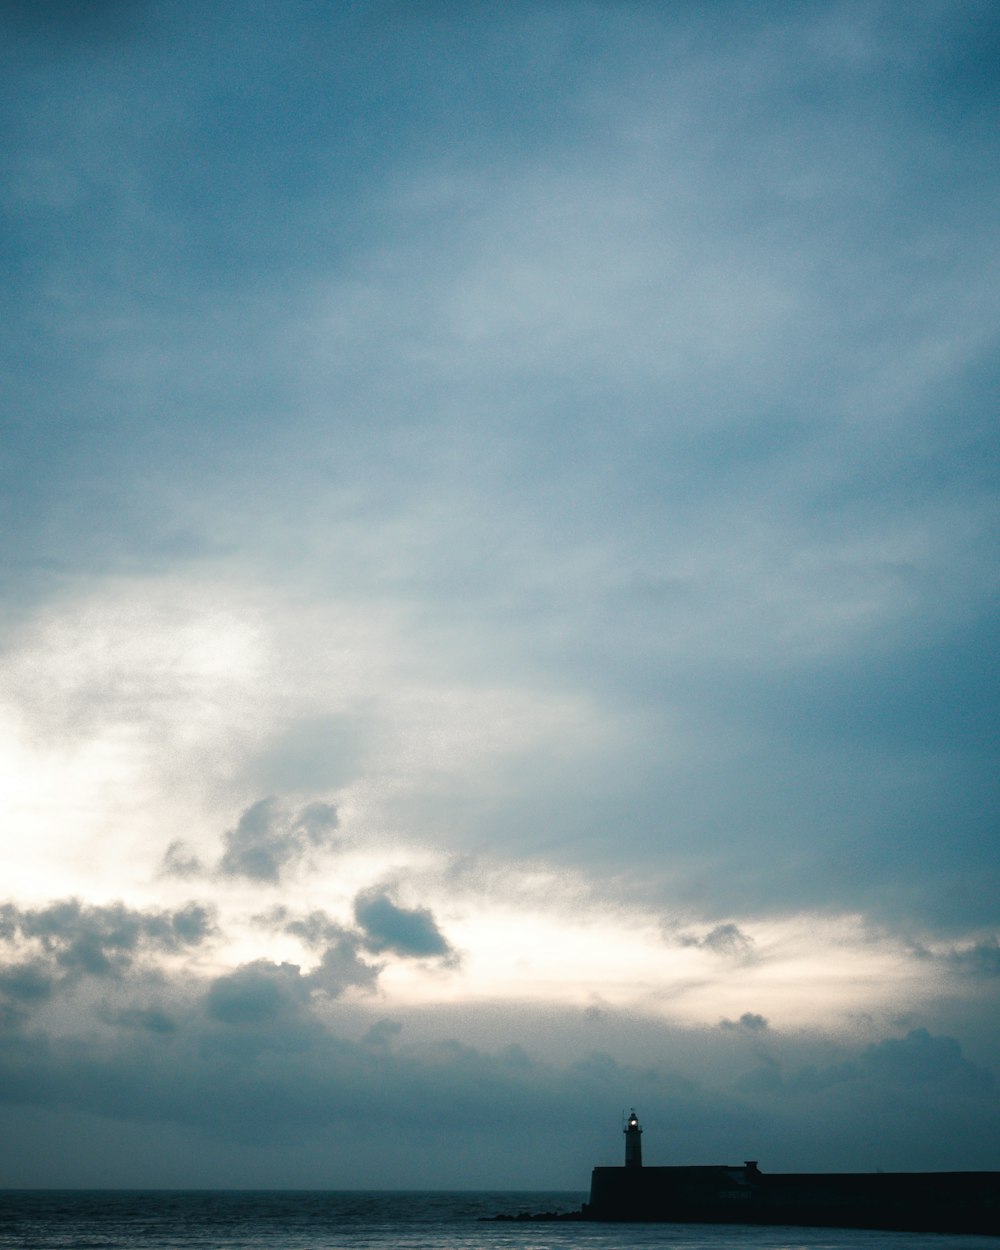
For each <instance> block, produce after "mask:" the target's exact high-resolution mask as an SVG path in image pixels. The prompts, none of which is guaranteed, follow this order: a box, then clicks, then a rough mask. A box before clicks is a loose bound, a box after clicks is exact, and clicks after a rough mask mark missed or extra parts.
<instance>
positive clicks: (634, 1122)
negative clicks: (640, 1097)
mask: <svg viewBox="0 0 1000 1250" xmlns="http://www.w3.org/2000/svg"><path fill="white" fill-rule="evenodd" d="M623 1131H624V1133H625V1166H626V1167H627V1168H641V1167H642V1129H641V1128H640V1127H639V1117H638V1116H637V1115H636V1113H635V1108H634V1107H633V1108H632V1111H631V1113H630V1114H629V1117H628V1122H627V1123H626V1125H625V1128H624V1130H623Z"/></svg>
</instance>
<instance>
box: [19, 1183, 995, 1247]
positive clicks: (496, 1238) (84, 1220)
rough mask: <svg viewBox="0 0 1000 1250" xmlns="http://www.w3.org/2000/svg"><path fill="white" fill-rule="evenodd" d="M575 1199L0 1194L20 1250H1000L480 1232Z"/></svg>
mask: <svg viewBox="0 0 1000 1250" xmlns="http://www.w3.org/2000/svg"><path fill="white" fill-rule="evenodd" d="M585 1198H586V1195H585V1194H582V1193H500V1192H497V1193H482V1192H479V1193H384V1192H365V1193H348V1192H329V1193H325V1192H317V1191H307V1192H301V1193H297V1192H294V1191H289V1190H282V1191H280V1192H278V1191H273V1192H267V1191H259V1190H258V1191H253V1190H239V1191H218V1190H199V1191H170V1190H151V1191H143V1190H119V1191H116V1190H78V1189H77V1190H0V1247H3V1248H4V1250H7V1248H8V1247H14V1246H16V1247H18V1250H22V1248H24V1250H138V1248H139V1247H142V1248H143V1250H147V1248H148V1250H152V1248H160V1247H162V1248H163V1250H196V1248H197V1250H361V1248H362V1247H363V1248H364V1250H631V1248H632V1247H635V1250H659V1248H660V1247H662V1248H663V1250H667V1248H669V1247H677V1248H678V1250H876V1248H887V1250H998V1247H1000V1239H998V1238H994V1237H967V1236H965V1237H963V1236H958V1235H955V1236H951V1235H948V1234H915V1233H884V1232H867V1231H859V1230H857V1229H844V1230H842V1229H818V1228H754V1227H735V1226H732V1225H720V1224H630V1225H622V1224H585V1223H534V1222H532V1223H529V1222H523V1223H508V1222H492V1221H488V1222H484V1220H483V1217H490V1216H493V1215H497V1214H500V1213H504V1214H508V1215H517V1214H518V1213H519V1212H522V1211H523V1212H542V1211H578V1210H579V1208H580V1203H581V1202H583V1201H584V1200H585Z"/></svg>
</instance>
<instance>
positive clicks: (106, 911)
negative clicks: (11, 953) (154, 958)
mask: <svg viewBox="0 0 1000 1250" xmlns="http://www.w3.org/2000/svg"><path fill="white" fill-rule="evenodd" d="M214 931H215V918H214V911H213V909H212V908H210V907H207V906H205V905H204V904H201V903H188V904H187V905H186V906H184V907H182V908H180V909H178V910H177V911H173V912H171V911H162V910H158V909H150V910H147V911H140V910H136V909H134V908H130V907H126V906H125V905H124V904H123V903H109V904H105V905H94V904H85V903H81V902H80V901H79V900H78V899H66V900H64V901H61V902H56V903H50V904H49V905H48V906H46V907H40V908H18V907H16V906H15V905H14V904H10V903H8V904H5V905H4V907H3V908H2V909H0V933H2V935H3V936H4V938H5V940H6V941H7V942H8V943H15V942H23V943H28V944H30V945H34V946H36V947H38V948H40V950H41V952H42V954H43V957H45V958H46V960H47V962H48V963H49V965H50V967H53V968H55V969H57V970H58V971H59V973H60V974H61V975H64V976H71V977H78V976H94V977H112V978H113V977H118V976H121V975H123V974H124V973H125V972H127V971H128V969H129V968H130V967H131V966H132V963H133V961H134V960H135V959H136V958H137V957H139V956H140V955H142V954H144V953H148V952H173V951H180V950H183V949H184V948H187V947H192V946H198V945H200V944H201V943H202V942H204V941H205V940H206V939H207V938H208V937H210V936H211V934H212V933H213V932H214Z"/></svg>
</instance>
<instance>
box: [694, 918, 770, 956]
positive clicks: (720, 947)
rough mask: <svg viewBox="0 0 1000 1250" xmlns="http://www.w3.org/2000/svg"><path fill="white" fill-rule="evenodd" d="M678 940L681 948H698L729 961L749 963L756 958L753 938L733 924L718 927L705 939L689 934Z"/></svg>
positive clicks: (707, 934) (705, 936)
mask: <svg viewBox="0 0 1000 1250" xmlns="http://www.w3.org/2000/svg"><path fill="white" fill-rule="evenodd" d="M678 940H679V942H680V944H681V946H697V947H698V948H699V949H701V950H707V951H712V952H713V953H714V954H716V955H724V956H726V957H727V958H729V959H740V960H743V961H747V962H748V961H749V960H751V959H753V958H754V953H755V952H754V944H753V938H752V937H750V936H749V935H748V934H746V933H744V932H743V930H742V929H741V928H740V927H739V925H736V924H733V923H732V922H729V923H727V924H719V925H716V926H715V928H714V929H712V930H711V931H710V932H708V933H706V934H705V935H704V937H696V936H695V935H694V934H690V933H687V934H682V935H681V936H680V938H679V939H678Z"/></svg>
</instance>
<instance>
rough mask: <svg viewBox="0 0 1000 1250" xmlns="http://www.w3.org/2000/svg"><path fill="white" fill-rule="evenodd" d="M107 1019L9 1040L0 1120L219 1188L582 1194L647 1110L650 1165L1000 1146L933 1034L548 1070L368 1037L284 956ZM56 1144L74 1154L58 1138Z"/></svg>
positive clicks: (991, 1114) (947, 1152)
mask: <svg viewBox="0 0 1000 1250" xmlns="http://www.w3.org/2000/svg"><path fill="white" fill-rule="evenodd" d="M178 988H179V987H178ZM529 1014H530V1013H529ZM104 1019H105V1022H106V1024H107V1026H108V1027H109V1028H113V1029H116V1030H117V1032H116V1034H115V1036H114V1037H113V1038H111V1039H106V1040H101V1039H99V1038H97V1037H96V1036H94V1035H93V1034H92V1033H91V1032H90V1030H89V1029H88V1028H87V1022H86V1020H85V1019H84V1018H82V1017H80V1016H77V1017H76V1019H75V1021H74V1028H75V1032H74V1033H73V1034H72V1035H69V1036H66V1035H63V1036H60V1035H57V1034H55V1033H51V1034H42V1033H38V1032H37V1031H36V1032H35V1033H32V1034H31V1035H29V1034H27V1033H24V1032H20V1031H18V1030H13V1031H10V1032H8V1033H7V1034H6V1035H5V1036H3V1037H2V1038H0V1091H2V1094H0V1118H2V1119H3V1120H4V1122H6V1123H9V1124H10V1125H12V1126H13V1125H14V1124H16V1123H18V1119H17V1117H18V1115H19V1114H20V1113H19V1112H18V1111H17V1108H18V1107H37V1108H39V1109H52V1110H55V1111H59V1112H60V1114H62V1115H69V1114H70V1113H73V1114H76V1113H86V1114H94V1115H97V1116H101V1117H110V1118H112V1119H113V1120H115V1121H118V1122H121V1123H122V1124H123V1125H125V1124H128V1123H132V1124H135V1125H143V1124H145V1125H147V1126H156V1125H161V1124H163V1123H167V1124H173V1125H182V1126H185V1129H186V1131H188V1132H190V1134H191V1137H190V1143H189V1154H188V1156H187V1157H188V1158H189V1160H190V1170H191V1175H190V1176H186V1177H185V1178H184V1181H183V1183H188V1184H190V1183H193V1178H194V1176H195V1174H196V1172H197V1173H198V1174H199V1175H200V1176H201V1178H202V1183H205V1184H212V1183H218V1180H217V1178H219V1177H220V1175H222V1174H224V1165H228V1163H233V1164H234V1165H235V1166H237V1167H238V1168H239V1167H243V1168H246V1167H247V1166H248V1164H249V1161H250V1160H251V1159H253V1158H259V1159H260V1160H261V1161H271V1162H268V1163H267V1164H266V1166H267V1167H269V1168H271V1169H272V1170H271V1173H270V1175H271V1183H272V1184H286V1185H288V1184H290V1185H295V1184H296V1183H298V1184H300V1185H301V1184H313V1185H315V1184H318V1183H319V1182H320V1179H321V1174H320V1173H319V1172H318V1171H317V1170H316V1168H315V1166H314V1162H315V1160H316V1158H317V1157H320V1158H321V1160H322V1166H323V1167H324V1168H326V1169H327V1173H326V1175H327V1177H329V1176H330V1175H332V1174H334V1173H335V1174H336V1175H337V1176H338V1177H339V1178H340V1180H341V1182H342V1183H352V1184H357V1185H360V1186H369V1187H370V1186H373V1185H379V1184H381V1185H383V1186H384V1185H386V1184H390V1185H401V1186H406V1185H411V1186H412V1185H420V1184H428V1183H433V1178H434V1177H435V1176H437V1177H442V1176H448V1177H449V1178H450V1179H451V1181H452V1183H455V1182H458V1183H461V1184H468V1185H471V1186H476V1185H478V1186H480V1187H481V1186H484V1185H494V1186H495V1185H500V1186H503V1185H511V1186H518V1185H520V1186H521V1187H524V1186H527V1185H530V1184H531V1182H532V1181H534V1183H535V1184H537V1183H538V1179H539V1177H540V1176H544V1177H545V1178H546V1180H547V1182H548V1183H550V1184H553V1185H558V1184H563V1185H567V1186H569V1185H575V1186H576V1187H579V1188H582V1187H584V1186H585V1185H586V1182H587V1178H588V1177H589V1171H590V1168H591V1167H592V1166H593V1165H594V1164H595V1163H598V1162H609V1163H610V1162H618V1161H619V1151H620V1133H619V1131H618V1114H619V1111H620V1108H621V1107H622V1106H629V1105H632V1103H633V1102H634V1103H635V1104H636V1105H637V1107H638V1109H639V1111H640V1115H641V1117H642V1119H643V1122H644V1126H645V1128H646V1139H645V1145H646V1147H647V1150H646V1154H647V1158H648V1160H649V1161H650V1162H661V1161H662V1162H668V1161H669V1162H678V1161H692V1162H727V1161H730V1160H731V1159H732V1158H742V1157H758V1158H761V1160H762V1166H764V1167H765V1168H766V1170H771V1171H778V1170H783V1169H788V1170H794V1169H796V1168H798V1169H800V1170H801V1169H802V1168H804V1167H809V1168H812V1167H815V1168H818V1169H822V1168H826V1167H833V1168H841V1169H845V1170H852V1169H853V1170H870V1169H871V1168H872V1167H874V1166H879V1165H882V1166H885V1165H886V1163H888V1166H890V1167H896V1168H900V1169H905V1168H907V1167H914V1166H921V1165H924V1164H925V1163H926V1160H927V1158H928V1156H929V1155H930V1156H932V1157H933V1158H934V1159H936V1164H934V1165H935V1166H951V1167H956V1168H961V1167H969V1166H982V1165H983V1158H984V1152H985V1154H986V1156H987V1157H988V1154H989V1152H990V1151H991V1150H993V1149H995V1148H996V1146H997V1145H998V1144H1000V1131H998V1128H997V1111H998V1109H1000V1108H998V1105H997V1098H996V1090H995V1088H994V1087H993V1086H992V1084H991V1082H990V1080H989V1079H988V1078H989V1074H988V1073H984V1070H982V1069H979V1068H977V1067H976V1066H975V1065H973V1064H971V1063H969V1061H968V1060H967V1059H966V1058H965V1057H964V1056H963V1055H962V1053H961V1048H960V1046H959V1045H958V1044H957V1042H956V1041H955V1040H954V1039H952V1038H948V1037H935V1036H933V1035H931V1034H929V1033H927V1032H926V1031H924V1030H914V1031H912V1032H911V1033H910V1034H908V1035H907V1036H905V1037H900V1038H887V1039H883V1040H882V1041H880V1042H877V1043H874V1044H872V1045H869V1046H867V1047H862V1048H849V1049H848V1050H846V1051H845V1053H844V1055H843V1057H842V1058H841V1059H840V1060H838V1061H837V1062H836V1063H832V1064H826V1065H813V1066H812V1067H810V1066H809V1065H794V1064H792V1065H787V1068H788V1070H787V1074H786V1071H785V1069H786V1065H783V1064H782V1063H781V1062H780V1061H779V1060H778V1059H777V1058H770V1059H768V1061H767V1063H766V1064H765V1065H763V1066H762V1067H761V1068H760V1069H759V1070H758V1071H759V1073H760V1074H761V1075H759V1076H757V1077H755V1078H754V1079H745V1080H743V1081H738V1082H734V1083H733V1084H732V1086H731V1087H730V1088H727V1087H726V1086H725V1084H724V1082H723V1083H719V1082H718V1081H716V1082H715V1083H706V1082H705V1080H704V1079H701V1078H699V1077H694V1076H692V1075H690V1074H689V1073H686V1072H685V1071H683V1067H684V1066H685V1065H687V1064H689V1063H690V1062H691V1061H692V1057H693V1054H694V1052H695V1051H698V1052H700V1053H701V1054H702V1056H704V1053H705V1052H706V1051H711V1050H712V1049H713V1047H718V1046H719V1045H721V1044H722V1043H721V1039H719V1036H718V1033H715V1039H716V1040H715V1041H713V1036H712V1032H711V1031H706V1032H703V1033H700V1034H698V1035H697V1037H696V1038H694V1039H693V1040H692V1038H691V1037H690V1036H688V1034H687V1031H686V1030H679V1031H677V1032H674V1031H672V1030H671V1029H670V1028H669V1027H668V1028H663V1027H662V1026H661V1038H662V1044H663V1046H664V1048H665V1049H666V1050H669V1051H671V1052H673V1053H672V1058H671V1060H670V1062H669V1064H668V1063H667V1062H664V1061H658V1062H651V1063H648V1064H644V1065H637V1064H634V1063H630V1062H628V1061H624V1060H623V1059H622V1058H621V1057H619V1056H615V1055H612V1054H609V1053H603V1054H600V1053H595V1054H590V1055H587V1056H585V1057H583V1058H575V1057H573V1056H572V1055H567V1056H566V1057H564V1058H549V1059H542V1058H540V1057H539V1055H538V1054H537V1053H534V1052H533V1049H532V1047H531V1046H530V1045H523V1044H520V1043H514V1044H511V1043H500V1042H497V1043H496V1044H495V1046H493V1047H488V1046H487V1047H482V1046H474V1045H470V1044H468V1043H467V1042H464V1041H462V1040H460V1039H459V1038H457V1037H452V1038H445V1039H442V1040H438V1041H427V1040H418V1041H413V1042H410V1043H404V1042H403V1040H402V1039H403V1037H404V1036H405V1033H406V1031H405V1030H404V1029H403V1027H402V1024H401V1022H400V1021H399V1020H393V1019H386V1018H375V1019H374V1020H373V1021H372V1023H371V1024H370V1025H369V1027H368V1029H367V1031H366V1032H364V1033H363V1034H362V1036H361V1038H360V1040H359V1041H357V1042H352V1041H349V1040H347V1039H346V1038H345V1037H344V1036H341V1035H340V1034H339V1033H338V1031H337V1029H336V1027H335V1024H334V1022H333V1021H332V1020H331V1018H330V1017H329V1015H328V1013H326V1009H325V1008H324V1007H322V1005H321V1004H320V1003H318V1002H317V1001H316V999H315V998H314V997H313V995H312V993H311V986H310V983H309V978H308V977H306V976H304V975H303V974H302V972H301V970H300V969H298V968H297V967H296V966H295V965H293V964H288V963H285V964H277V963H272V962H269V961H266V960H261V961H256V962H254V963H252V964H248V965H245V966H244V967H242V968H240V969H238V970H236V971H235V972H234V973H232V974H228V975H226V976H223V977H218V978H216V979H214V980H213V981H212V982H210V983H208V984H201V985H198V984H195V985H190V984H189V985H188V986H187V989H186V993H185V994H184V995H183V996H182V997H181V998H179V999H178V1000H177V1002H176V1005H175V1008H174V1009H173V1010H172V1011H171V1012H170V1013H163V1015H162V1016H161V1015H156V1014H153V1013H152V1011H151V1009H149V1008H136V1009H134V1010H132V1011H129V1010H126V1011H123V1012H121V1013H120V1014H119V1015H118V1016H117V1017H115V1016H114V1015H111V1014H106V1015H105V1017H104ZM563 1023H564V1024H568V1023H569V1018H568V1017H567V1018H566V1019H565V1020H564V1021H563ZM685 1039H686V1040H685ZM776 1044H780V1039H776ZM678 1046H679V1047H680V1049H678ZM685 1048H686V1054H687V1058H682V1057H681V1056H682V1054H683V1053H684V1052H685ZM678 1060H679V1064H678ZM675 1064H677V1066H674V1065H675ZM678 1068H680V1069H681V1070H678ZM817 1117H819V1118H820V1119H821V1120H822V1122H823V1126H824V1128H823V1134H822V1135H819V1136H817V1134H816V1133H815V1123H816V1120H817ZM539 1125H542V1126H544V1127H543V1129H542V1130H540V1129H539ZM362 1129H363V1131H362ZM0 1140H2V1137H0ZM7 1140H10V1139H9V1136H8V1138H7ZM4 1149H6V1148H5V1147H0V1156H2V1155H3V1150H4ZM317 1151H319V1156H317ZM53 1152H54V1153H53V1154H52V1155H51V1156H50V1158H51V1159H52V1160H58V1159H59V1156H60V1147H59V1146H58V1144H57V1145H55V1146H54V1147H53ZM273 1152H278V1153H277V1155H276V1154H274V1153H273ZM279 1156H280V1159H281V1160H283V1162H278V1161H277V1160H278V1157H279ZM449 1158H450V1159H451V1160H452V1162H451V1163H450V1164H449V1163H448V1159H449ZM240 1160H242V1162H239V1161H240ZM310 1160H313V1161H314V1162H313V1163H311V1162H310ZM425 1167H427V1168H428V1169H429V1170H427V1171H425V1170H424V1169H425ZM220 1168H223V1172H220ZM331 1169H332V1171H331ZM539 1169H541V1170H539ZM8 1174H10V1173H8V1172H5V1175H8ZM13 1174H14V1175H19V1173H18V1172H16V1171H15V1173H13ZM243 1174H244V1175H246V1173H245V1172H244V1173H243ZM40 1175H41V1176H42V1177H44V1176H47V1175H51V1172H45V1171H44V1169H43V1170H42V1171H41V1173H40ZM439 1183H440V1182H439ZM327 1184H329V1179H328V1180H327Z"/></svg>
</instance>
